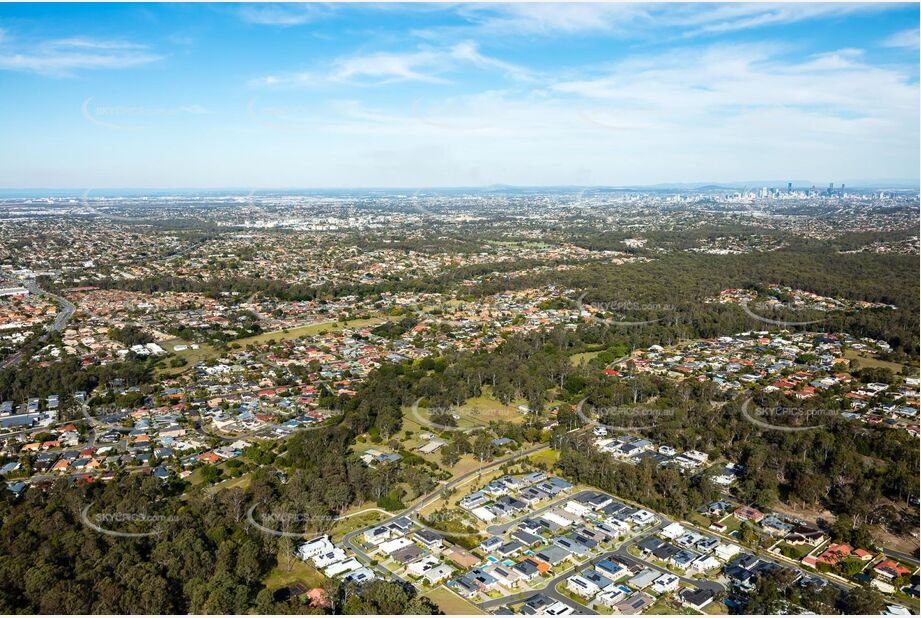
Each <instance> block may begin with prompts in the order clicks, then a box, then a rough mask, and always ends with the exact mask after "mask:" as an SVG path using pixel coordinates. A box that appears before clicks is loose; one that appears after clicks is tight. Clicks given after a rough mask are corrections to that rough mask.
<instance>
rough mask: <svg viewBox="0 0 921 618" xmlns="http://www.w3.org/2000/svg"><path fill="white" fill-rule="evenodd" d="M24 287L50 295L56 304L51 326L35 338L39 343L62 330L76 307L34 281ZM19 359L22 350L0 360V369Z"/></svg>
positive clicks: (17, 361) (30, 291)
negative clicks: (56, 309)
mask: <svg viewBox="0 0 921 618" xmlns="http://www.w3.org/2000/svg"><path fill="white" fill-rule="evenodd" d="M25 287H27V288H28V289H29V293H30V294H33V295H35V296H50V297H51V298H53V299H54V300H55V302H56V303H57V305H58V312H57V315H56V316H55V318H54V322H52V324H51V326H48V327H47V329H46V331H45V332H44V333H43V334H42V335H41V336H39V338H38V339H37V341H38V342H39V343H41V342H42V341H45V340H46V339H47V338H48V335H50V334H51V333H53V332H57V331H61V330H64V327H65V326H67V323H68V322H69V321H70V318H72V317H73V315H74V311H76V310H77V308H76V307H75V306H74V304H73V303H72V302H70V301H69V300H67V299H66V298H64V297H63V296H58V295H57V294H52V293H51V292H47V291H45V290H43V289H41V288H40V287H38V284H37V283H35V281H27V282H26V284H25ZM21 360H22V352H16V353H15V354H12V355H10V356H8V357H6V358H5V359H3V361H2V362H0V369H6V368H7V367H12V366H13V365H17V364H19V361H21Z"/></svg>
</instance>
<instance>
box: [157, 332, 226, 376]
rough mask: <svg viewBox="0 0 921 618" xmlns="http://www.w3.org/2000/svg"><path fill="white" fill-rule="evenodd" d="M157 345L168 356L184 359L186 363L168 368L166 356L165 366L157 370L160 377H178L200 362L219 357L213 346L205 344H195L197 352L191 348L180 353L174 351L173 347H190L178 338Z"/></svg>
mask: <svg viewBox="0 0 921 618" xmlns="http://www.w3.org/2000/svg"><path fill="white" fill-rule="evenodd" d="M159 345H160V346H161V347H162V348H163V349H164V350H166V351H167V352H169V353H170V355H172V356H178V357H179V358H181V359H184V360H185V361H186V364H185V365H183V366H182V367H170V366H169V361H170V356H167V357H166V358H165V363H164V364H166V365H167V366H166V367H164V368H163V369H160V370H159V374H160V375H178V374H180V373H182V372H183V371H185V370H186V369H188V368H189V367H192V366H194V365H196V364H198V363H200V362H202V361H206V360H208V359H211V358H217V357H218V356H219V352H218V351H217V350H216V349H215V348H214V347H213V346H211V345H210V344H207V343H199V344H197V345H198V349H197V350H193V349H192V348H187V349H185V350H182V351H180V352H176V351H174V350H173V346H176V345H190V343H189V342H188V341H185V340H184V339H179V338H175V339H167V340H165V341H161V342H160V343H159Z"/></svg>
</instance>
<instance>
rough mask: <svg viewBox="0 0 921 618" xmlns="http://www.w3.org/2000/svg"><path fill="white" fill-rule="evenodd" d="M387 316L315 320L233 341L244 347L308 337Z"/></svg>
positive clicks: (379, 320) (383, 319)
mask: <svg viewBox="0 0 921 618" xmlns="http://www.w3.org/2000/svg"><path fill="white" fill-rule="evenodd" d="M386 321H387V318H367V319H363V320H349V321H348V322H335V321H328V322H317V323H315V324H307V325H306V326H299V327H297V328H290V329H287V330H276V331H271V332H268V333H261V334H259V335H255V336H253V337H244V338H243V339H236V340H234V341H233V343H236V344H238V345H240V346H242V347H244V348H245V347H246V346H248V345H251V344H260V343H265V342H267V341H271V340H275V341H290V340H293V339H299V338H301V337H308V336H310V335H318V334H319V333H321V332H324V331H326V332H330V333H335V332H339V331H341V330H343V329H345V328H363V327H365V326H377V325H378V324H381V323H383V322H386Z"/></svg>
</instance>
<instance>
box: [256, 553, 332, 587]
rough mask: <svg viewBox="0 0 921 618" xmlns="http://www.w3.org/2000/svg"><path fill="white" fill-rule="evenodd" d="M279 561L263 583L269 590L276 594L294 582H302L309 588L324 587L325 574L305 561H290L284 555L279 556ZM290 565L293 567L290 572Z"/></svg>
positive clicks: (296, 559)
mask: <svg viewBox="0 0 921 618" xmlns="http://www.w3.org/2000/svg"><path fill="white" fill-rule="evenodd" d="M277 560H278V562H277V564H276V565H275V568H274V569H272V570H271V571H269V574H268V575H267V576H266V578H265V580H264V581H263V582H262V583H263V584H265V587H266V588H268V589H269V590H272V591H273V592H274V591H275V590H278V589H279V588H281V587H283V586H287V585H289V584H293V583H294V582H300V583H302V584H304V585H305V586H307V587H308V588H316V587H318V586H322V585H323V579H324V577H323V574H322V573H320V572H319V571H317V570H316V569H315V568H313V567H312V566H310V565H309V564H307V563H306V562H304V561H303V560H300V559H298V558H294V557H291V558H290V559H288V558H286V557H285V556H283V555H282V554H278V558H277ZM289 564H290V567H291V568H290V570H288V565H289Z"/></svg>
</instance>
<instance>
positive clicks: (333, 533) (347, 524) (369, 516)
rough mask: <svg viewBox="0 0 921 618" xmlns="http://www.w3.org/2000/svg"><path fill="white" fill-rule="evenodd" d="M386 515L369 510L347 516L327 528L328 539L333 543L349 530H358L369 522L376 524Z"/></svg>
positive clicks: (369, 523) (368, 524)
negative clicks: (368, 511)
mask: <svg viewBox="0 0 921 618" xmlns="http://www.w3.org/2000/svg"><path fill="white" fill-rule="evenodd" d="M386 517H387V516H386V515H384V514H383V513H379V512H377V511H371V512H370V513H362V514H361V515H355V516H353V517H348V518H346V519H342V520H339V521H337V522H336V523H335V524H334V525H333V527H332V528H330V530H329V536H330V540H331V541H332V542H333V543H338V542H339V541H341V540H342V537H344V536H345V535H346V534H348V533H349V532H352V531H353V530H359V529H361V528H364V527H365V526H370V525H371V524H376V523H377V522H379V521H382V520H384V519H386Z"/></svg>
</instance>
